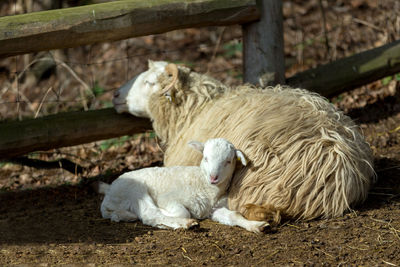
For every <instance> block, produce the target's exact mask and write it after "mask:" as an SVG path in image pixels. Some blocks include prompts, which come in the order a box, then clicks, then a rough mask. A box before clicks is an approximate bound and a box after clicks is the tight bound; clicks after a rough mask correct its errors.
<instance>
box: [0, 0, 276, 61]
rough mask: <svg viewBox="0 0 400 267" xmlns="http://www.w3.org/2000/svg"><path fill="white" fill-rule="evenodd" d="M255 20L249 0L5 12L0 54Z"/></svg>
mask: <svg viewBox="0 0 400 267" xmlns="http://www.w3.org/2000/svg"><path fill="white" fill-rule="evenodd" d="M274 1H275V0H274ZM259 18H260V12H259V9H258V8H257V6H256V1H255V0H185V1H183V0H151V1H143V0H129V1H127V0H122V1H115V2H109V3H103V4H95V5H87V6H80V7H74V8H65V9H57V10H49V11H42V12H33V13H28V14H22V15H15V16H5V17H1V18H0V58H1V57H7V56H13V55H18V54H24V53H31V52H38V51H43V50H50V49H56V48H57V49H58V48H67V47H75V46H80V45H86V44H93V43H97V42H109V41H116V40H122V39H127V38H130V37H136V36H144V35H150V34H156V33H163V32H167V31H171V30H176V29H182V28H189V27H202V26H210V25H212V26H222V25H232V24H243V23H248V22H252V21H255V20H258V19H259Z"/></svg>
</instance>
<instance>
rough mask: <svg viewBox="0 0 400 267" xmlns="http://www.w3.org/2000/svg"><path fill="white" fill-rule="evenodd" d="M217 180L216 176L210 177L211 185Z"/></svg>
mask: <svg viewBox="0 0 400 267" xmlns="http://www.w3.org/2000/svg"><path fill="white" fill-rule="evenodd" d="M217 180H218V175H210V181H211V183H215V182H216V181H217Z"/></svg>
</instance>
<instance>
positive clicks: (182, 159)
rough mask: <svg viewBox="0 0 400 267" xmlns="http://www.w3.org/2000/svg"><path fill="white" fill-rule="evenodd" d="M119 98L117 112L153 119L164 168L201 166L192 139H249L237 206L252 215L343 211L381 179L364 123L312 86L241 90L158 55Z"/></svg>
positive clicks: (233, 198) (234, 199)
mask: <svg viewBox="0 0 400 267" xmlns="http://www.w3.org/2000/svg"><path fill="white" fill-rule="evenodd" d="M113 103H114V106H115V109H116V110H117V111H118V112H129V113H131V114H133V115H136V116H140V117H146V118H149V119H151V121H152V123H153V128H154V130H155V132H156V134H157V135H158V136H159V138H160V140H161V141H162V145H164V146H165V155H164V164H165V166H177V165H179V166H190V165H197V164H198V163H199V162H200V160H201V157H200V156H199V155H198V153H194V152H193V151H191V150H190V149H189V148H188V147H187V145H186V144H187V142H188V141H189V140H192V139H195V140H199V141H204V140H207V139H209V138H214V137H222V138H226V139H228V140H230V141H231V142H232V143H233V144H234V145H235V146H236V147H240V148H241V149H242V150H243V152H244V153H245V155H246V157H248V158H249V159H250V160H251V164H249V165H248V166H246V167H245V168H242V169H240V170H239V171H236V172H235V174H234V177H233V179H232V183H231V186H230V188H229V192H228V205H229V208H230V209H232V210H236V211H239V212H241V213H242V214H244V215H245V217H246V218H247V219H253V218H254V216H253V217H251V216H250V215H249V214H254V213H257V214H259V215H260V216H255V217H257V218H267V217H269V215H268V213H269V212H270V211H271V210H278V211H281V212H282V214H284V215H285V216H286V217H291V218H294V219H304V220H310V219H313V218H317V217H324V218H331V217H337V216H341V215H342V214H343V213H344V212H346V211H348V210H349V209H351V207H354V206H355V205H357V204H359V203H362V202H363V201H364V200H365V199H366V197H367V195H368V190H369V188H370V186H371V184H372V183H373V182H374V180H375V173H374V170H373V156H372V151H371V149H370V147H369V145H368V143H367V142H365V140H364V137H363V136H362V133H361V131H360V129H359V127H357V125H356V124H355V123H354V122H353V121H352V120H351V118H349V117H348V116H346V115H344V114H343V112H341V111H339V110H337V109H336V108H335V107H334V106H333V105H332V104H331V103H329V101H327V100H326V99H324V98H323V97H321V96H320V95H318V94H316V93H312V92H309V91H307V90H303V89H294V88H288V87H282V86H276V87H268V88H263V89H261V88H256V87H254V86H252V85H243V86H239V87H236V88H232V87H229V86H226V85H224V84H223V83H221V82H220V81H217V80H215V79H213V78H211V77H209V76H207V75H204V74H200V73H196V72H194V71H191V70H190V69H188V68H185V67H182V66H179V67H177V66H176V65H174V64H168V63H167V62H151V61H149V69H148V70H147V71H145V72H143V73H141V74H140V75H139V76H138V77H137V79H136V80H131V81H130V82H129V83H128V84H126V85H125V86H122V87H121V88H120V89H119V90H118V91H117V92H116V93H115V97H114V99H113ZM249 204H255V205H249ZM271 207H272V208H271ZM263 210H264V211H263ZM263 214H264V215H265V216H264V215H263Z"/></svg>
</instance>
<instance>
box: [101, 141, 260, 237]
mask: <svg viewBox="0 0 400 267" xmlns="http://www.w3.org/2000/svg"><path fill="white" fill-rule="evenodd" d="M189 146H191V147H192V148H194V149H196V150H198V151H200V152H201V153H203V158H202V160H201V163H200V166H199V167H198V166H174V167H161V168H160V167H154V168H145V169H141V170H137V171H131V172H127V173H125V174H123V175H121V176H120V177H119V178H118V179H116V180H115V181H114V182H113V183H112V184H111V185H109V184H106V183H102V182H101V183H100V184H99V192H100V193H103V194H105V197H104V200H103V202H102V203H101V213H102V216H103V218H107V219H111V220H112V221H115V222H118V221H135V220H137V219H140V220H141V221H142V222H143V224H146V225H150V226H153V227H158V228H173V229H178V228H184V229H186V228H190V227H192V226H194V225H197V222H196V220H194V219H191V218H195V219H205V218H211V219H212V220H214V221H217V222H220V223H222V224H226V225H231V226H240V227H243V228H245V229H246V230H248V231H251V232H255V233H259V232H261V231H262V230H263V229H264V228H265V227H266V226H268V223H267V222H262V221H261V222H260V221H249V220H247V219H245V218H244V217H243V216H242V215H240V214H239V213H238V212H236V211H231V210H229V209H228V208H227V199H226V196H225V193H226V191H227V189H228V187H229V184H230V181H231V178H232V175H233V172H234V170H235V165H236V160H239V161H240V162H241V163H242V164H243V165H246V164H247V162H246V158H245V156H244V155H243V153H242V152H241V151H240V150H237V149H235V147H234V146H233V145H232V144H231V143H230V142H229V141H227V140H225V139H222V138H217V139H210V140H208V141H207V142H205V144H203V143H200V142H197V141H191V142H189Z"/></svg>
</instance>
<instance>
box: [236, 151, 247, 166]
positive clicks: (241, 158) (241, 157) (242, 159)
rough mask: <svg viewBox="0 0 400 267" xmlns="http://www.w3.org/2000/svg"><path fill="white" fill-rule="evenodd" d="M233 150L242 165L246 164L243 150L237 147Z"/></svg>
mask: <svg viewBox="0 0 400 267" xmlns="http://www.w3.org/2000/svg"><path fill="white" fill-rule="evenodd" d="M235 152H236V157H237V160H238V161H240V162H241V163H242V165H243V166H246V165H247V159H246V157H245V156H244V154H243V152H242V151H240V150H239V149H236V151H235Z"/></svg>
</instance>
